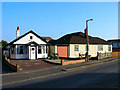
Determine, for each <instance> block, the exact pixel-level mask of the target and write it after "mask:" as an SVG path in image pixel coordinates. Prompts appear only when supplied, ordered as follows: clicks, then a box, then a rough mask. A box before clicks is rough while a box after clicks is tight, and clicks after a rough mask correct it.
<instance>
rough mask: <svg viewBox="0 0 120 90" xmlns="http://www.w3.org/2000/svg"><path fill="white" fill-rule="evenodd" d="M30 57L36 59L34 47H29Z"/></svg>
mask: <svg viewBox="0 0 120 90" xmlns="http://www.w3.org/2000/svg"><path fill="white" fill-rule="evenodd" d="M31 59H36V53H35V47H31Z"/></svg>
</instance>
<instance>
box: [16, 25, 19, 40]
mask: <svg viewBox="0 0 120 90" xmlns="http://www.w3.org/2000/svg"><path fill="white" fill-rule="evenodd" d="M19 35H20V31H19V26H18V27H17V31H16V38H18V37H19Z"/></svg>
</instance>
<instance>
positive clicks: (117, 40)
mask: <svg viewBox="0 0 120 90" xmlns="http://www.w3.org/2000/svg"><path fill="white" fill-rule="evenodd" d="M108 42H120V39H111V40H108Z"/></svg>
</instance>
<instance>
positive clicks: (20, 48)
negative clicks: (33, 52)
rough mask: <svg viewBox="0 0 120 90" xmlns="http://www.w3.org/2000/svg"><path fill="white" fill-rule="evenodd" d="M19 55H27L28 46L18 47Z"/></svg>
mask: <svg viewBox="0 0 120 90" xmlns="http://www.w3.org/2000/svg"><path fill="white" fill-rule="evenodd" d="M17 54H27V46H25V45H23V46H21V45H17Z"/></svg>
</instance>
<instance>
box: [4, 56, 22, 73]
mask: <svg viewBox="0 0 120 90" xmlns="http://www.w3.org/2000/svg"><path fill="white" fill-rule="evenodd" d="M2 60H3V63H4V64H6V65H7V67H8V68H9V69H11V70H13V71H15V72H18V71H20V65H18V64H16V65H14V64H13V63H10V60H9V59H7V57H6V55H3V59H2Z"/></svg>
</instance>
